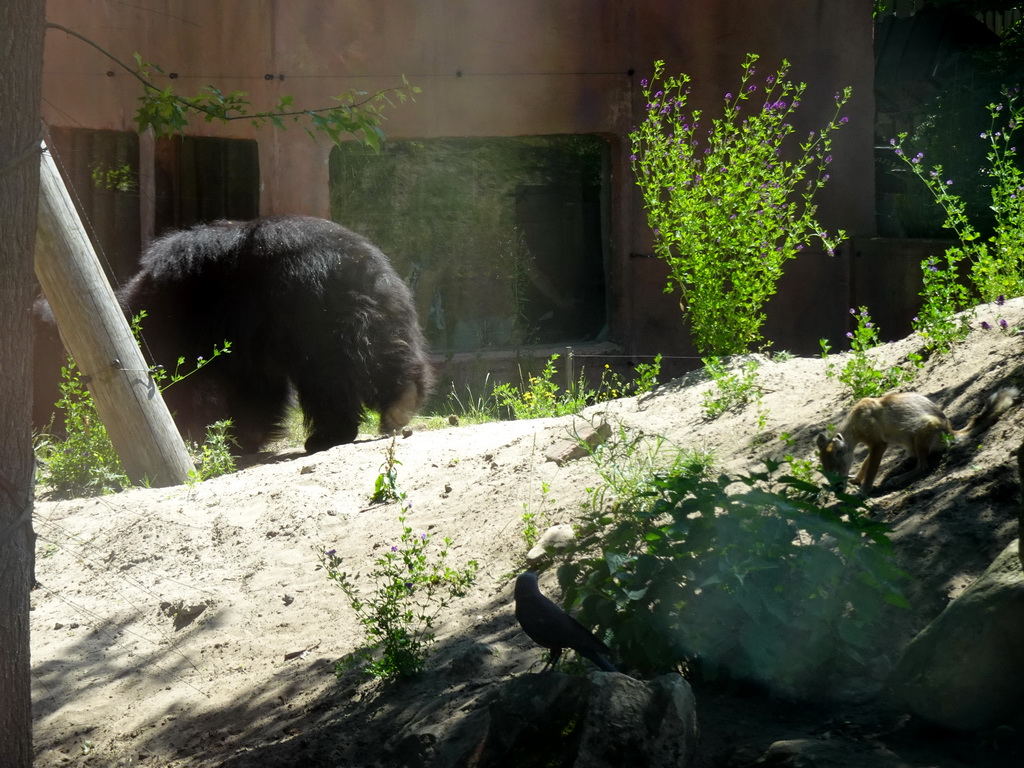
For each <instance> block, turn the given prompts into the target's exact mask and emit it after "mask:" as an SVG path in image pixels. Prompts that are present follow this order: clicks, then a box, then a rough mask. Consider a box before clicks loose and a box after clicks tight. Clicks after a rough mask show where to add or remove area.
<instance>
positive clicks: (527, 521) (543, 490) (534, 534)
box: [520, 480, 555, 549]
mask: <svg viewBox="0 0 1024 768" xmlns="http://www.w3.org/2000/svg"><path fill="white" fill-rule="evenodd" d="M550 492H551V485H550V484H549V483H548V482H547V481H546V480H542V481H541V483H540V498H541V504H540V511H535V510H533V509H531V508H530V503H529V502H528V501H524V502H523V514H522V515H521V516H520V519H521V520H522V521H523V540H524V541H525V542H526V548H527V549H532V548H533V547H534V546H536V544H537V541H538V540H539V539H540V526H542V525H547V524H548V521H549V517H550V516H549V515H548V510H547V507H548V506H549V505H552V504H554V503H555V500H554V499H552V498H550V497H549V496H548V494H549V493H550Z"/></svg>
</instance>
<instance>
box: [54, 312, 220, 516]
mask: <svg viewBox="0 0 1024 768" xmlns="http://www.w3.org/2000/svg"><path fill="white" fill-rule="evenodd" d="M145 317H146V312H145V310H143V311H140V312H139V313H138V314H137V315H135V316H133V317H132V319H131V321H130V322H129V326H130V327H131V330H132V334H133V335H134V336H135V339H136V341H138V340H139V338H140V336H141V333H142V321H143V320H144V319H145ZM230 352H231V342H229V341H225V342H224V344H223V345H221V346H220V347H214V349H213V353H212V354H211V356H210V357H209V358H203V357H200V358H198V359H197V360H196V364H195V366H194V367H193V368H192V369H191V370H188V371H183V370H182V366H183V365H184V364H185V358H183V357H179V358H178V361H177V364H176V365H175V368H174V371H173V372H168V371H167V370H165V369H164V367H163V366H159V365H158V366H153V367H152V368H150V369H149V370H150V375H151V376H152V377H153V381H154V382H155V383H156V385H157V388H158V389H159V390H160V391H161V392H163V391H164V390H165V389H167V387H169V386H171V385H172V384H176V383H177V382H179V381H181V380H182V379H185V378H187V377H189V376H191V375H192V374H193V373H195V372H196V371H198V370H200V369H201V368H203V367H204V366H206V365H208V364H209V363H210V362H212V361H213V360H214V359H215V358H217V357H219V356H220V355H222V354H230ZM59 390H60V393H61V396H60V398H59V399H58V400H57V403H56V408H57V410H58V411H61V412H62V414H63V417H64V418H63V420H64V430H65V433H66V434H65V437H63V438H59V437H57V436H55V435H54V434H52V432H51V433H44V434H42V435H40V436H39V437H38V438H37V439H36V446H35V450H36V455H37V456H38V457H39V461H40V464H41V465H42V468H43V472H42V476H43V480H44V482H46V483H48V484H49V485H50V486H52V488H53V489H54V491H55V492H56V493H57V494H58V495H64V496H81V495H84V496H96V495H99V494H104V493H113V492H116V491H120V490H122V489H124V488H127V487H128V485H130V483H129V480H128V477H127V475H126V474H125V473H124V469H123V468H122V466H121V461H120V459H119V458H118V456H117V452H116V451H115V450H114V446H113V444H112V443H111V442H110V436H109V435H108V434H107V429H106V427H105V426H104V425H103V422H102V421H101V420H100V418H99V414H98V413H97V412H96V405H95V403H94V401H93V398H92V393H91V392H90V391H89V389H88V387H87V386H86V384H85V381H84V380H83V378H82V375H81V372H80V371H79V370H78V367H77V366H76V365H75V361H74V360H73V359H72V358H70V357H69V358H68V360H67V364H66V365H65V366H64V367H62V368H61V382H60V384H59ZM211 429H212V431H208V432H207V436H206V440H205V442H204V444H203V446H200V448H199V449H198V454H199V456H198V460H199V467H198V468H197V469H196V470H195V474H194V475H193V476H192V479H193V480H195V479H196V478H198V479H206V477H214V476H216V475H217V474H224V473H225V472H231V471H234V466H233V465H234V460H233V459H231V458H230V450H229V443H230V437H229V434H228V431H229V429H230V422H218V424H216V425H213V427H212V428H211ZM225 452H226V453H227V455H228V460H227V461H225V459H224V454H225ZM228 462H230V464H231V469H225V468H226V467H227V466H228ZM209 473H212V474H209Z"/></svg>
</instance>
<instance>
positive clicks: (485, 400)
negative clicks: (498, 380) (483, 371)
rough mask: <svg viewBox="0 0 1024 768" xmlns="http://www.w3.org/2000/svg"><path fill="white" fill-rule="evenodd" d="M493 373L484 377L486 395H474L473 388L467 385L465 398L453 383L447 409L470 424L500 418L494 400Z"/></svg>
mask: <svg viewBox="0 0 1024 768" xmlns="http://www.w3.org/2000/svg"><path fill="white" fill-rule="evenodd" d="M490 380H491V374H489V373H488V374H487V376H485V377H484V383H483V390H484V391H485V392H487V393H488V394H486V395H474V394H473V390H472V389H471V388H470V387H469V386H468V385H467V386H466V395H465V398H463V397H460V395H459V393H458V391H457V390H456V389H455V384H454V383H453V384H452V388H451V391H450V392H449V393H448V399H447V411H448V412H449V413H454V414H455V415H456V416H458V417H459V420H460V421H461V422H466V423H468V424H481V423H485V422H488V421H496V420H497V419H498V404H497V403H496V402H495V400H494V393H493V388H492V387H490Z"/></svg>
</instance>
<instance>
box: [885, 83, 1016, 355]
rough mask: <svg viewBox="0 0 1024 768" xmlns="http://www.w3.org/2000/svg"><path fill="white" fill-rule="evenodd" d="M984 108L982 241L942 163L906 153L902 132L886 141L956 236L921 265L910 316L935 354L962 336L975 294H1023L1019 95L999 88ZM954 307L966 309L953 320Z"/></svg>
mask: <svg viewBox="0 0 1024 768" xmlns="http://www.w3.org/2000/svg"><path fill="white" fill-rule="evenodd" d="M988 111H989V118H990V121H991V123H990V128H989V130H987V131H985V132H983V133H982V134H981V139H982V140H984V141H987V142H988V143H989V151H988V153H987V154H986V159H987V161H988V167H987V168H985V169H983V173H984V174H985V175H987V176H988V177H989V178H990V179H991V184H989V185H987V187H988V190H989V194H990V196H991V206H990V210H991V211H992V213H993V214H994V216H995V225H994V231H993V234H992V236H991V237H989V238H988V239H984V238H983V237H982V236H981V234H980V233H979V231H978V227H977V226H976V225H975V223H974V222H973V221H971V219H970V217H968V215H967V204H966V202H965V200H964V198H963V197H962V196H961V195H959V194H957V193H956V191H955V189H954V184H953V180H952V179H950V178H947V177H946V176H945V175H944V174H943V169H942V166H941V165H934V166H932V167H931V168H930V169H929V168H927V167H926V165H925V163H924V162H923V161H924V159H925V158H924V153H923V152H918V153H917V154H916V155H913V156H912V157H911V156H910V155H909V153H908V152H906V151H905V150H904V142H905V141H906V138H907V136H906V134H905V133H903V134H900V135H899V136H898V137H897V138H895V139H890V140H889V144H890V145H891V146H892V147H893V150H894V152H895V154H896V156H897V157H899V158H900V159H901V160H902V161H903V162H904V164H905V167H907V168H908V169H909V170H910V171H911V172H912V173H913V174H914V175H916V176H917V177H918V178H919V179H920V180H921V181H922V182H923V183H924V184H925V185H926V187H927V189H928V191H929V192H931V194H932V197H933V198H934V200H935V202H936V204H937V205H939V207H941V208H942V210H943V212H944V213H945V215H946V218H945V221H944V223H943V227H945V228H946V229H948V230H949V231H950V232H952V233H953V234H954V235H956V238H957V240H958V241H959V242H958V244H957V245H955V246H952V247H951V248H949V249H947V250H946V253H945V256H944V257H943V258H942V259H936V258H934V257H931V258H928V259H926V260H925V261H924V262H923V263H922V265H921V267H922V279H923V289H922V291H921V296H922V297H923V299H924V306H922V308H921V311H920V312H919V313H918V316H917V317H916V318H915V322H914V330H916V331H917V332H919V333H920V334H921V335H922V336H923V337H924V338H925V340H926V342H927V343H928V347H929V349H935V350H937V351H939V352H943V351H946V350H948V349H949V348H950V347H951V346H952V345H953V344H954V343H956V342H957V341H960V340H962V339H963V338H964V337H965V336H966V335H967V332H968V330H969V326H970V321H971V320H972V319H973V317H974V315H973V311H972V308H971V304H972V303H973V302H974V301H975V300H976V297H980V299H981V300H982V301H985V302H989V301H995V300H997V298H999V297H1014V296H1020V295H1024V171H1022V169H1021V166H1020V163H1019V161H1018V160H1017V148H1016V145H1015V142H1014V138H1013V137H1014V134H1015V133H1016V131H1017V130H1018V129H1019V128H1020V127H1021V124H1022V123H1024V98H1022V97H1021V95H1020V92H1019V90H1017V91H1014V92H1012V93H1010V92H1007V93H1004V102H1003V103H993V104H989V106H988ZM965 268H969V275H970V281H971V284H972V285H973V287H974V294H973V295H972V292H971V291H969V290H968V289H967V287H966V286H965V285H964V284H963V282H962V280H961V278H962V277H963V276H964V272H966V271H968V270H967V269H965ZM958 312H964V313H965V314H963V315H960V316H959V317H955V315H956V313H958Z"/></svg>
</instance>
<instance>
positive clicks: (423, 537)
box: [420, 533, 427, 541]
mask: <svg viewBox="0 0 1024 768" xmlns="http://www.w3.org/2000/svg"><path fill="white" fill-rule="evenodd" d="M426 540H427V534H425V533H421V534H420V541H426Z"/></svg>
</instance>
